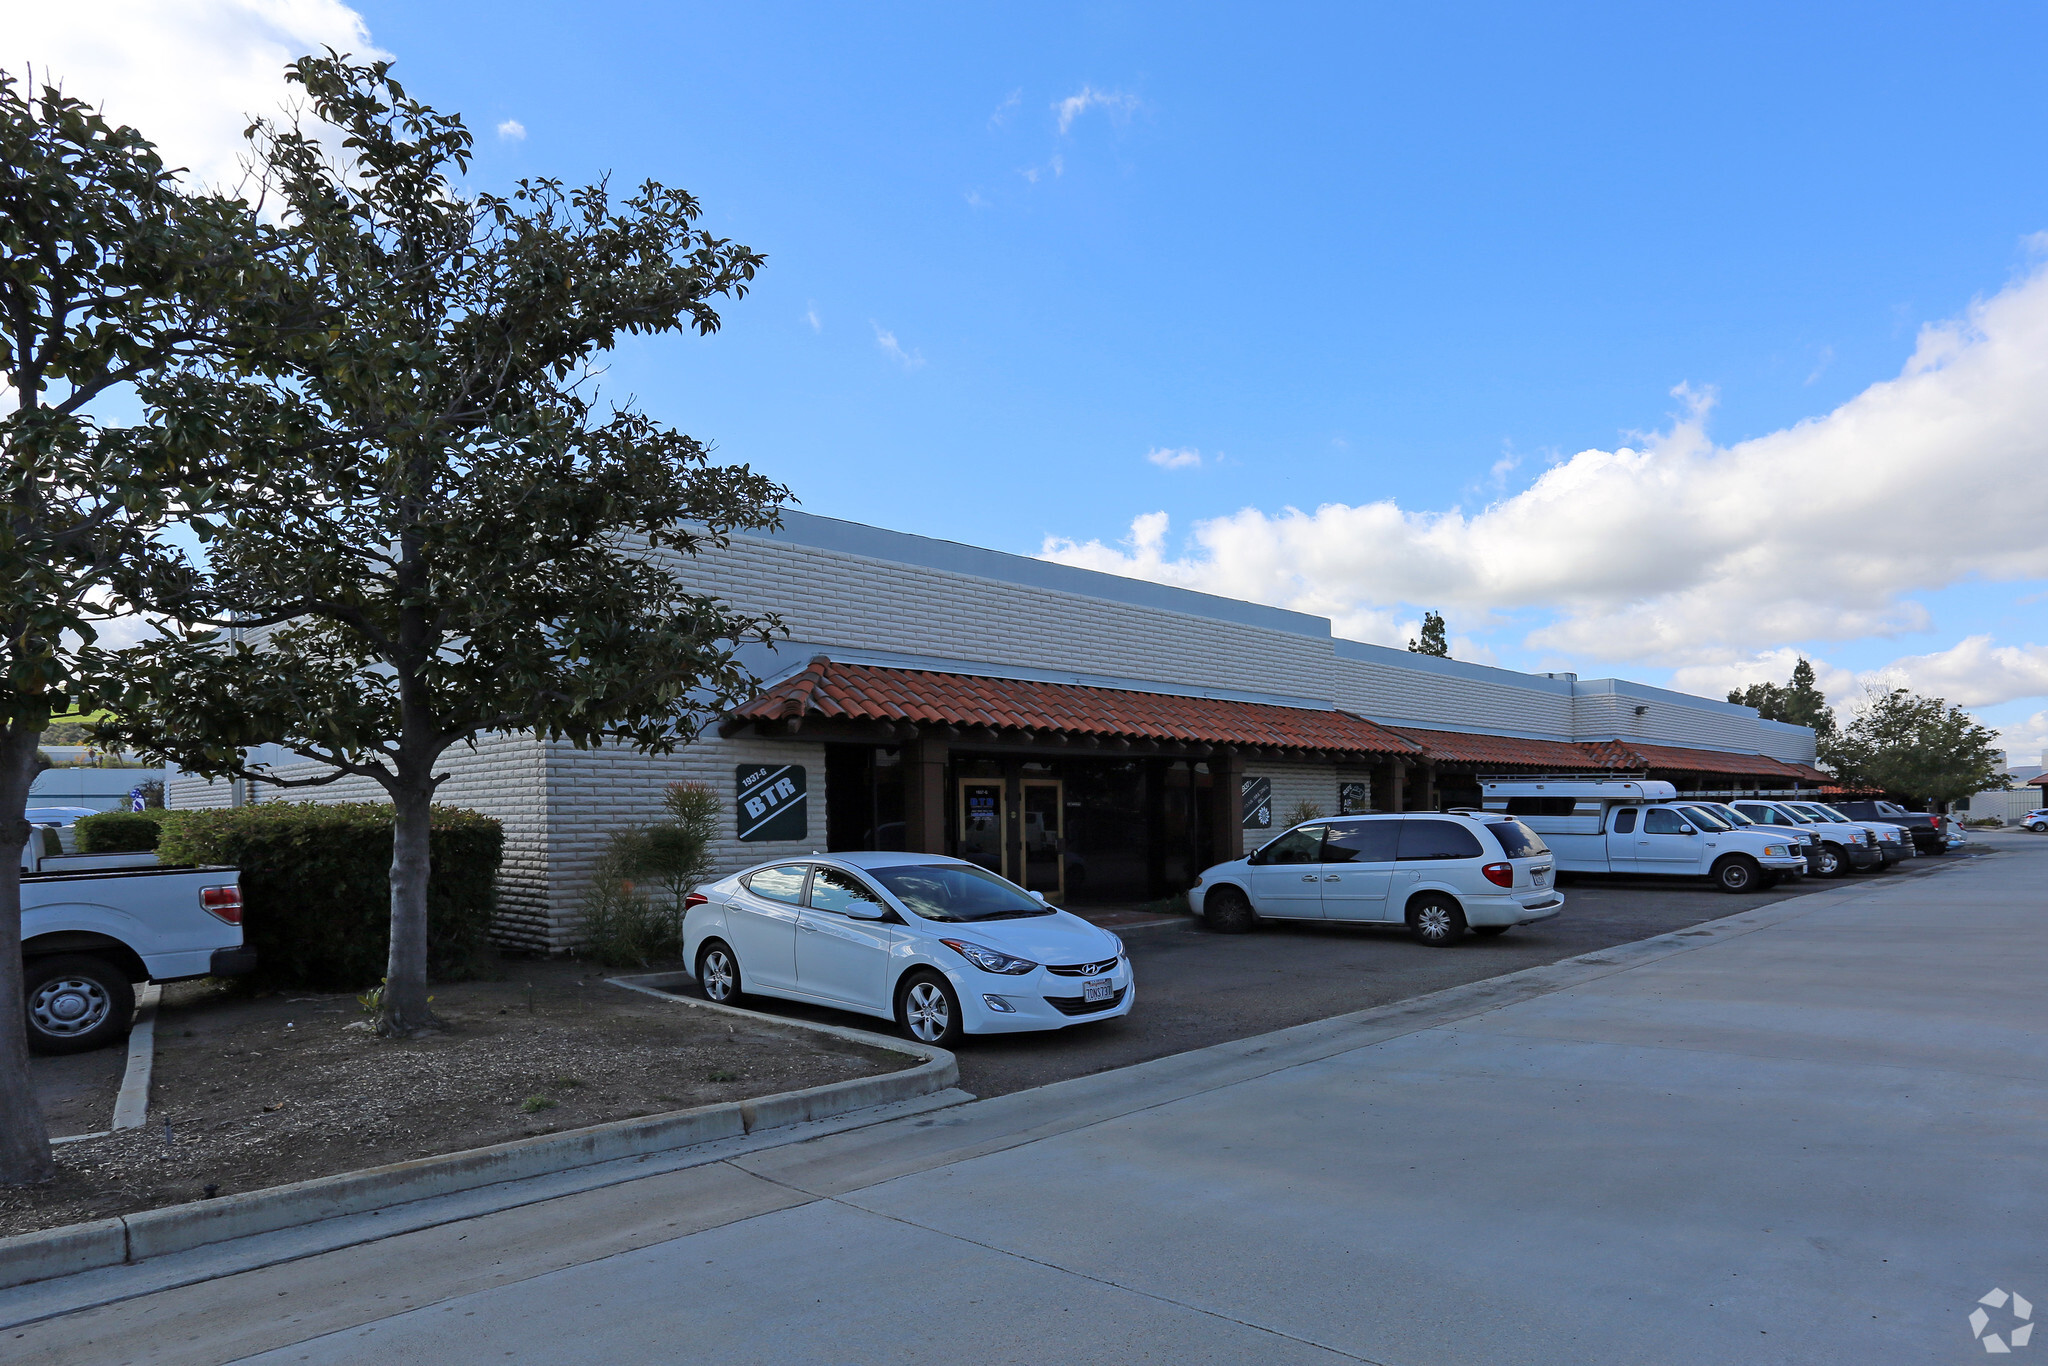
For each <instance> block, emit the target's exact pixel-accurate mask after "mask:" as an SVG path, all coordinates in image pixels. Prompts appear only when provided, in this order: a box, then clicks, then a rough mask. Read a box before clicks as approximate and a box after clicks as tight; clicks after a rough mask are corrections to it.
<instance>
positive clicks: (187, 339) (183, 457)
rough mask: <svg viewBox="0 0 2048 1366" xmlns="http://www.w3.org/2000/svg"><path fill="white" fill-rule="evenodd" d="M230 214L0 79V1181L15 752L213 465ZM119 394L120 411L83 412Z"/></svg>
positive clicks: (71, 115) (88, 677)
mask: <svg viewBox="0 0 2048 1366" xmlns="http://www.w3.org/2000/svg"><path fill="white" fill-rule="evenodd" d="M262 239H263V234H262V233H261V232H260V231H259V229H258V228H257V226H256V224H255V222H254V220H253V219H252V217H251V216H250V214H249V212H248V210H247V208H246V206H244V205H242V204H240V203H238V202H234V201H229V200H224V199H220V198H216V197H206V196H188V195H185V194H182V193H180V191H179V187H178V184H177V174H176V172H174V171H170V170H166V169H165V167H164V165H163V163H162V161H161V160H160V159H159V158H158V156H157V154H156V152H155V150H154V149H153V148H152V147H151V146H150V144H149V142H148V141H147V140H145V139H144V138H143V136H142V135H141V134H140V133H138V132H137V131H136V130H134V129H132V128H125V127H115V126H112V125H110V124H108V123H107V122H106V120H105V119H104V118H102V117H101V116H100V115H99V114H97V113H95V112H94V111H93V110H91V109H89V108H88V107H86V106H85V105H84V104H82V103H81V102H79V101H78V100H75V99H70V98H67V97H66V96H64V95H63V94H62V92H60V91H58V90H57V89H55V88H52V87H47V86H46V87H44V88H43V89H42V91H41V92H40V93H35V92H33V91H32V90H30V89H27V88H25V87H24V86H23V85H22V84H21V83H20V82H19V81H17V80H16V79H15V78H14V77H12V76H9V75H7V74H6V73H4V72H0V479H4V481H5V484H6V513H5V517H4V520H0V678H4V685H0V846H4V847H0V1184H14V1183H19V1182H24V1181H34V1180H39V1179H41V1178H43V1177H46V1176H48V1175H50V1174H51V1172H52V1171H53V1170H54V1168H53V1166H52V1163H51V1160H50V1152H49V1145H48V1143H47V1141H46V1132H45V1129H44V1126H43V1121H42V1117H41V1115H40V1112H39V1111H38V1109H37V1107H36V1103H35V1099H34V1096H33V1094H32V1093H31V1092H30V1090H29V1085H28V1070H27V1069H28V1061H27V1039H26V1035H25V1033H24V1028H23V1000H22V994H21V993H22V983H21V949H20V935H21V881H20V850H21V846H22V843H23V841H24V840H26V839H27V837H28V834H29V828H28V823H27V820H26V818H25V816H24V814H23V813H24V811H25V809H26V806H27V801H28V792H29V787H30V784H31V783H32V782H33V781H34V779H35V775H36V773H37V772H38V771H39V770H40V769H41V768H42V767H44V766H45V765H46V764H47V762H48V761H47V759H46V758H44V757H43V756H42V755H41V754H40V753H39V752H38V750H37V741H38V739H39V738H40V737H41V735H42V734H43V732H44V730H45V729H46V728H47V727H48V725H49V722H50V719H51V717H52V716H60V715H65V714H67V713H70V712H72V711H73V710H74V708H84V709H87V710H90V709H91V708H93V707H95V706H97V705H98V704H99V703H100V702H101V701H102V700H104V699H105V697H106V696H107V695H108V694H109V691H110V688H111V687H112V686H113V684H114V682H115V680H116V677H117V675H116V673H115V668H114V661H113V659H112V657H111V655H110V654H109V652H108V651H107V650H105V649H103V648H101V646H100V643H99V634H98V627H99V626H100V625H103V624H104V623H105V622H106V621H107V620H108V618H110V617H112V616H114V615H117V612H118V601H117V599H116V598H115V597H114V595H113V594H114V590H115V588H116V587H117V584H118V583H119V582H122V581H125V582H128V583H131V584H133V583H138V582H151V581H155V582H171V581H174V580H175V579H176V578H177V576H178V573H179V561H180V557H179V556H178V554H177V553H176V552H175V551H174V550H172V549H171V548H169V547H168V546H166V545H165V544H164V543H163V542H162V541H161V540H160V539H159V533H160V532H161V531H162V530H163V528H164V527H165V526H167V525H169V524H171V523H173V522H177V521H180V520H183V519H185V518H187V517H189V516H191V515H193V514H195V513H199V512H203V511H204V510H205V509H206V507H207V505H208V503H209V501H210V500H211V498H212V497H213V490H214V489H215V487H216V486H217V484H216V481H217V480H218V479H219V477H220V476H221V474H222V469H221V468H220V466H221V464H222V463H223V462H224V461H225V460H227V457H223V456H221V455H220V453H219V452H218V451H217V450H216V449H215V447H214V445H213V442H212V433H213V431H214V430H215V429H216V428H215V425H214V423H213V422H212V420H211V416H210V415H209V414H208V413H207V411H206V409H205V406H204V404H203V402H201V403H195V404H191V405H187V404H185V403H184V402H183V401H182V399H183V396H182V395H181V394H180V392H179V381H178V378H177V375H178V372H179V370H180V368H181V367H182V366H183V365H185V364H186V363H187V362H189V361H191V360H193V359H195V358H197V357H200V356H205V355H220V354H221V353H222V351H223V348H224V347H226V346H227V344H228V343H227V341H226V330H227V327H226V322H225V319H227V318H229V317H231V316H248V317H271V318H272V319H273V320H275V318H276V317H277V316H280V315H277V314H274V313H273V312H272V311H271V309H270V307H269V304H268V303H267V302H265V300H264V299H263V297H262V296H261V293H260V291H261V290H262V289H263V288H265V282H266V278H267V277H266V276H265V275H264V273H263V271H262V270H261V269H260V268H259V267H260V265H261V258H260V256H259V246H260V242H261V241H262ZM110 399H116V400H119V404H120V406H121V408H122V409H123V410H124V411H132V410H134V408H135V406H136V401H137V400H139V401H140V412H141V414H142V416H141V419H140V420H139V421H136V422H134V423H132V424H129V425H125V426H122V425H110V424H109V423H108V422H106V421H105V420H103V418H102V417H99V416H96V415H95V414H96V413H103V412H104V411H105V409H106V408H107V407H108V406H110V405H109V403H108V400H110Z"/></svg>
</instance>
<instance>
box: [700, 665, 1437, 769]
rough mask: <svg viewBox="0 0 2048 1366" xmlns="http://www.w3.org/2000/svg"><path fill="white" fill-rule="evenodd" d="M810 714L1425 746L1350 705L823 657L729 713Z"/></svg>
mask: <svg viewBox="0 0 2048 1366" xmlns="http://www.w3.org/2000/svg"><path fill="white" fill-rule="evenodd" d="M806 716H821V717H836V718H846V719H852V720H872V721H913V722H922V723H925V724H930V725H954V726H994V727H997V728H1000V729H1011V728H1022V729H1027V730H1047V731H1060V732H1064V733H1066V734H1069V735H1100V736H1109V737H1114V738H1118V739H1145V740H1172V741H1180V742H1184V743H1192V744H1224V745H1267V746H1275V747H1280V748H1286V749H1321V750H1338V751H1343V752H1346V753H1358V754H1416V753H1418V752H1419V751H1418V748H1417V746H1416V745H1414V744H1412V743H1410V742H1409V741H1407V740H1405V739H1403V738H1401V737H1400V736H1398V735H1396V734H1394V733H1393V732H1392V731H1391V730H1389V729H1387V728H1386V727H1385V726H1381V725H1376V724H1374V723H1373V722H1371V721H1367V720H1365V719H1364V718H1363V717H1358V716H1353V715H1351V714H1350V713H1348V712H1341V711H1315V710H1311V709H1309V708H1306V707H1281V706H1274V705H1272V704H1270V703H1263V702H1230V701H1224V700H1221V699H1218V698H1210V697H1174V696H1169V695H1167V694H1164V693H1148V692H1127V691H1125V690H1123V689H1120V688H1091V687H1085V686H1082V685H1079V684H1073V683H1040V682H1034V681H1031V680H1027V679H1016V678H984V677H980V676H978V675H974V674H957V673H937V672H932V671H927V670H923V669H890V668H883V667H880V666H878V665H872V664H847V663H842V662H840V661H838V660H833V659H828V658H825V657H824V656H822V655H821V656H819V657H818V658H816V659H814V660H812V661H811V662H810V664H809V665H808V666H807V667H806V668H805V669H804V670H803V671H802V672H800V673H797V674H795V675H793V676H791V677H789V678H786V679H784V680H782V682H780V683H776V684H773V685H772V686H770V687H768V688H767V689H765V690H763V691H762V692H761V693H760V695H759V696H757V697H755V698H754V699H753V700H751V701H749V702H747V703H746V704H745V705H743V706H741V707H739V708H738V709H737V710H735V711H734V712H733V713H732V719H734V720H740V721H765V720H796V719H798V718H800V717H806Z"/></svg>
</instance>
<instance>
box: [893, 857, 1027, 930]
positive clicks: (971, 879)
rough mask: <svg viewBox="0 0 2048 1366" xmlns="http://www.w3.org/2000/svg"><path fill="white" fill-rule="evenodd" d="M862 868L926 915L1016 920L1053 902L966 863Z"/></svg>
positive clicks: (932, 917) (936, 917) (965, 918)
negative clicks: (1040, 898) (1045, 900)
mask: <svg viewBox="0 0 2048 1366" xmlns="http://www.w3.org/2000/svg"><path fill="white" fill-rule="evenodd" d="M866 871H867V874H868V876H869V877H871V878H873V879H874V880H875V881H877V882H879V883H881V884H882V885H883V886H884V887H887V888H888V889H889V891H890V892H891V893H892V894H893V895H894V896H895V897H896V899H897V900H898V901H901V902H902V903H903V904H904V905H906V906H908V907H909V908H910V909H911V910H913V911H915V912H917V914H918V915H920V916H922V917H924V918H925V919H926V920H946V921H956V922H959V921H969V920H1018V919H1022V918H1023V917H1025V916H1033V915H1051V914H1052V913H1053V912H1052V907H1050V906H1048V905H1046V904H1045V903H1044V902H1042V901H1040V900H1039V899H1038V898H1037V897H1035V896H1033V895H1031V893H1029V892H1027V891H1025V890H1024V889H1023V888H1022V887H1019V886H1018V885H1017V884H1016V883H1014V882H1012V881H1010V880H1009V879H1008V878H1003V877H997V876H996V875H995V874H994V873H991V872H989V871H988V870H987V869H986V868H977V867H975V866H974V865H973V864H970V863H913V864H907V865H905V866H904V867H901V868H869V869H867V870H866Z"/></svg>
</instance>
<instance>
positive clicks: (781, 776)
mask: <svg viewBox="0 0 2048 1366" xmlns="http://www.w3.org/2000/svg"><path fill="white" fill-rule="evenodd" d="M734 776H735V780H736V781H735V788H736V793H737V798H738V802H739V821H738V825H739V832H740V838H741V839H743V840H800V839H803V838H804V836H805V832H806V830H807V828H808V827H807V822H806V820H805V815H804V808H805V805H806V803H805V799H804V798H805V794H804V770H803V765H801V764H741V765H740V766H739V768H738V769H736V770H735V775H734Z"/></svg>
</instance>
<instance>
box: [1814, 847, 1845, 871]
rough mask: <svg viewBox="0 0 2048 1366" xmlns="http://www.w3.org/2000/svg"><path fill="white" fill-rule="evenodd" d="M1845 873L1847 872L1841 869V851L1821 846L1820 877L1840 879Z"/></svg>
mask: <svg viewBox="0 0 2048 1366" xmlns="http://www.w3.org/2000/svg"><path fill="white" fill-rule="evenodd" d="M1845 871H1847V870H1846V869H1844V868H1843V867H1842V854H1841V851H1840V850H1838V849H1836V848H1835V847H1834V846H1833V845H1830V844H1824V845H1822V846H1821V849H1820V875H1821V876H1822V877H1840V876H1841V875H1842V874H1843V873H1844V872H1845Z"/></svg>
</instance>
